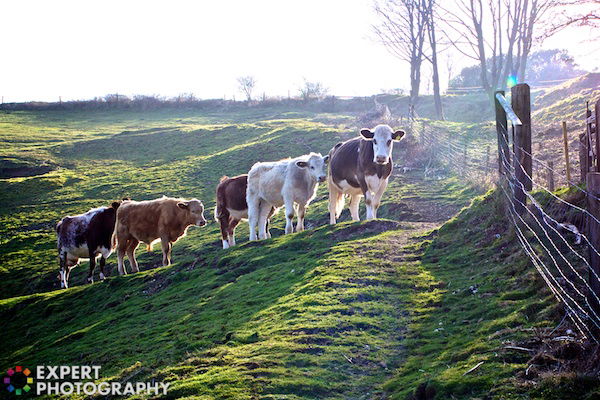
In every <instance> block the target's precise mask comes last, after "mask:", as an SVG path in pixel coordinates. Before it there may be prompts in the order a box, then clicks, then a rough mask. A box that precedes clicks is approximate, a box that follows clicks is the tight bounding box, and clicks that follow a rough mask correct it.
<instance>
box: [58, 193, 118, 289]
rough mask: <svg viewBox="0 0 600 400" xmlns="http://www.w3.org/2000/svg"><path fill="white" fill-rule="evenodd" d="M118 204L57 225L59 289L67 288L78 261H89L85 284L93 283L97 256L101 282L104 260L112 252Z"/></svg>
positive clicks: (66, 218)
mask: <svg viewBox="0 0 600 400" xmlns="http://www.w3.org/2000/svg"><path fill="white" fill-rule="evenodd" d="M120 204H121V202H118V201H115V202H114V203H112V204H111V206H110V207H99V208H94V209H93V210H90V211H88V212H86V213H85V214H80V215H75V216H68V217H64V218H63V219H62V220H61V221H60V222H59V223H58V224H57V225H56V234H57V246H58V260H59V264H60V271H59V272H60V286H61V287H62V288H66V287H69V275H70V274H71V269H72V268H73V267H74V266H76V265H78V264H79V260H80V259H81V258H87V259H89V260H90V271H89V273H88V278H87V280H88V282H90V283H91V282H93V281H94V279H93V276H94V269H95V268H96V257H98V255H100V279H104V277H105V275H104V265H105V264H106V259H107V258H108V257H109V256H110V254H111V253H112V251H113V249H114V246H115V245H114V242H113V241H112V234H113V231H114V229H115V218H116V213H117V209H118V208H119V206H120Z"/></svg>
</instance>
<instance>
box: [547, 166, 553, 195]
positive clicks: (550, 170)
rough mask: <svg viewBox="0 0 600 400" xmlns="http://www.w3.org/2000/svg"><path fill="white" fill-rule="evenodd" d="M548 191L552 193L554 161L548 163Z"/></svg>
mask: <svg viewBox="0 0 600 400" xmlns="http://www.w3.org/2000/svg"><path fill="white" fill-rule="evenodd" d="M547 171H548V172H547V173H548V190H549V191H551V192H554V161H548V169H547Z"/></svg>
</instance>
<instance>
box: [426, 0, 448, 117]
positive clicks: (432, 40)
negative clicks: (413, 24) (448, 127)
mask: <svg viewBox="0 0 600 400" xmlns="http://www.w3.org/2000/svg"><path fill="white" fill-rule="evenodd" d="M433 2H434V0H429V2H428V4H427V32H428V33H429V46H430V47H431V68H432V70H433V76H432V80H433V102H434V104H435V115H436V117H437V119H441V120H443V119H444V109H443V108H442V96H441V94H440V74H439V70H438V59H437V40H436V37H435V23H434V17H433Z"/></svg>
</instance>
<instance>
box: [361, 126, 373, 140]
mask: <svg viewBox="0 0 600 400" xmlns="http://www.w3.org/2000/svg"><path fill="white" fill-rule="evenodd" d="M360 134H361V135H363V137H364V138H365V139H373V136H375V134H374V133H373V132H371V130H370V129H366V128H365V129H361V130H360Z"/></svg>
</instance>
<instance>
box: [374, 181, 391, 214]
mask: <svg viewBox="0 0 600 400" xmlns="http://www.w3.org/2000/svg"><path fill="white" fill-rule="evenodd" d="M387 185H388V181H387V179H385V180H384V181H383V182H381V185H380V186H379V189H377V192H375V194H374V195H373V204H372V207H373V218H377V209H379V205H380V204H381V197H382V196H383V192H385V189H386V188H387Z"/></svg>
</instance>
